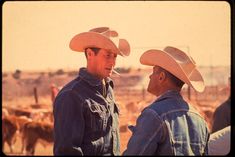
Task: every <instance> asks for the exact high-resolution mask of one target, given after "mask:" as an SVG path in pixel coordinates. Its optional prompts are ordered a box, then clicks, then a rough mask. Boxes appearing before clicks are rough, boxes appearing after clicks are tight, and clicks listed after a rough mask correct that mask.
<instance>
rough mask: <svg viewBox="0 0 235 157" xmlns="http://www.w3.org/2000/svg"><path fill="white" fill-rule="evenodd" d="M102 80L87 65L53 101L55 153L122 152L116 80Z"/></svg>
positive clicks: (118, 153) (109, 153)
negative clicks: (104, 89) (105, 90)
mask: <svg viewBox="0 0 235 157" xmlns="http://www.w3.org/2000/svg"><path fill="white" fill-rule="evenodd" d="M106 82H107V83H106V89H107V96H106V97H104V96H103V94H102V91H103V86H102V82H101V80H99V79H97V78H95V77H94V76H92V75H91V74H89V73H88V72H87V70H86V68H81V69H80V70H79V76H78V77H77V78H75V79H74V80H72V81H71V82H69V83H68V84H67V85H65V86H64V87H63V89H61V91H60V92H59V93H58V95H57V97H56V99H55V102H54V108H53V113H54V139H55V141H54V148H53V152H54V155H120V137H119V127H118V125H119V124H118V123H119V122H118V114H119V112H118V107H117V105H116V104H115V99H114V95H113V82H112V80H111V79H110V78H106Z"/></svg>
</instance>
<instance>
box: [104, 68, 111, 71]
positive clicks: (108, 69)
mask: <svg viewBox="0 0 235 157" xmlns="http://www.w3.org/2000/svg"><path fill="white" fill-rule="evenodd" d="M105 70H107V71H112V70H113V68H105Z"/></svg>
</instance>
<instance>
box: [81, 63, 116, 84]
mask: <svg viewBox="0 0 235 157" xmlns="http://www.w3.org/2000/svg"><path fill="white" fill-rule="evenodd" d="M78 75H79V77H81V79H82V80H84V81H86V82H87V83H89V84H90V85H91V86H100V85H102V81H101V80H100V79H98V78H97V77H96V76H94V75H92V74H90V73H88V71H87V68H85V67H82V68H80V70H79V73H78ZM105 81H106V82H107V83H109V84H110V82H111V83H113V82H112V79H111V78H109V77H107V78H105Z"/></svg>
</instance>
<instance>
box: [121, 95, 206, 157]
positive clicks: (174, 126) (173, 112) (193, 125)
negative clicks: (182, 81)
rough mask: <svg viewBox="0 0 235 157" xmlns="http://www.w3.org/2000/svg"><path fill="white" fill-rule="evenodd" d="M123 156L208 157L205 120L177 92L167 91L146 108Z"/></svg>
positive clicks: (134, 128) (138, 120) (133, 129)
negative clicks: (186, 156)
mask: <svg viewBox="0 0 235 157" xmlns="http://www.w3.org/2000/svg"><path fill="white" fill-rule="evenodd" d="M132 131H133V132H132V136H131V138H130V140H129V142H128V145H127V149H126V150H125V151H124V153H123V155H207V153H208V148H207V147H208V146H207V143H208V139H209V131H208V128H207V124H206V122H205V120H204V119H203V118H202V117H201V116H200V115H199V113H198V112H197V111H196V110H195V109H194V108H193V107H192V106H191V105H188V104H187V103H186V102H185V101H184V100H183V98H182V96H181V95H180V93H179V92H177V91H168V92H166V93H165V94H163V95H161V96H160V97H159V98H158V99H157V100H156V101H155V102H153V103H152V104H151V105H150V106H148V107H146V108H145V109H144V110H143V111H142V113H141V115H140V116H139V117H138V119H137V123H136V126H135V127H133V128H132Z"/></svg>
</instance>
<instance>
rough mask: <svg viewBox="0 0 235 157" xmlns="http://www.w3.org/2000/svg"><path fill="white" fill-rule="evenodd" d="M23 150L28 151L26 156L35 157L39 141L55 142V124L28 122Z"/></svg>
mask: <svg viewBox="0 0 235 157" xmlns="http://www.w3.org/2000/svg"><path fill="white" fill-rule="evenodd" d="M22 131H23V132H22V133H23V134H22V135H23V136H22V139H23V142H22V145H23V149H26V152H24V154H25V153H26V155H34V153H35V148H36V144H37V142H38V140H44V141H46V142H49V143H52V142H54V137H53V124H52V123H48V122H36V121H32V122H28V123H26V124H25V125H24V127H23V130H22Z"/></svg>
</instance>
